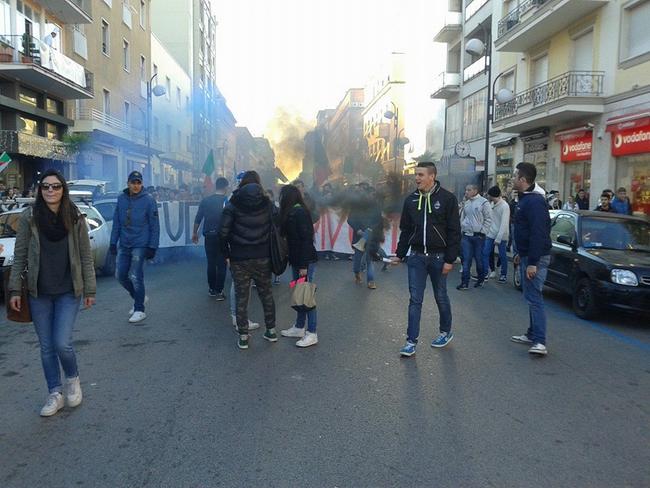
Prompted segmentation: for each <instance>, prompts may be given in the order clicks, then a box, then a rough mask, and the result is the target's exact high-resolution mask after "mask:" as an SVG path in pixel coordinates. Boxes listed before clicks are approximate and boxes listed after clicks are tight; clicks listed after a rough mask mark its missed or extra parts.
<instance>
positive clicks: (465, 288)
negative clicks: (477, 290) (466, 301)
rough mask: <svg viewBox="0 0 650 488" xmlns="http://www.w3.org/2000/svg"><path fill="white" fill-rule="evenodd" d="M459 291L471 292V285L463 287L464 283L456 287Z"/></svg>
mask: <svg viewBox="0 0 650 488" xmlns="http://www.w3.org/2000/svg"><path fill="white" fill-rule="evenodd" d="M456 289H457V290H469V285H463V284H462V283H461V284H460V285H458V286H457V287H456Z"/></svg>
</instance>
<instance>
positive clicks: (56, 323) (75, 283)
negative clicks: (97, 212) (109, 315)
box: [9, 170, 96, 417]
mask: <svg viewBox="0 0 650 488" xmlns="http://www.w3.org/2000/svg"><path fill="white" fill-rule="evenodd" d="M26 269H27V270H28V273H27V288H28V291H29V296H28V300H29V307H30V310H31V315H32V320H33V322H34V327H35V329H36V334H37V335H38V341H39V344H40V350H41V363H42V366H43V372H44V373H45V380H46V382H47V388H48V392H49V394H48V397H47V400H46V402H45V405H44V406H43V408H42V409H41V416H43V417H49V416H52V415H54V414H56V413H57V412H58V411H59V410H61V409H62V408H63V407H64V404H65V405H67V406H68V407H76V406H77V405H79V404H80V403H81V400H82V393H81V382H80V381H79V371H78V369H77V356H76V354H75V351H74V348H73V346H72V330H73V327H74V323H75V320H76V318H77V312H78V311H79V302H80V301H81V298H82V297H83V302H84V306H85V308H90V307H92V306H93V305H94V303H95V290H96V283H95V268H94V264H93V255H92V250H91V247H90V239H89V238H88V227H87V224H86V219H85V218H84V216H83V215H82V214H81V213H80V212H79V210H78V209H77V207H76V206H75V205H74V204H73V203H72V201H71V200H70V196H69V192H68V185H67V183H66V181H65V179H64V178H63V176H62V175H61V174H60V173H59V172H57V171H54V170H48V171H45V172H44V173H43V175H42V177H41V181H40V184H39V186H38V191H37V193H36V201H35V203H34V207H33V208H31V207H29V208H27V209H26V210H24V211H23V212H22V214H21V215H20V220H19V223H18V232H17V234H16V245H15V250H14V264H13V266H12V268H11V279H10V282H9V291H10V293H11V298H10V301H9V306H10V307H11V308H12V309H13V310H15V311H20V309H21V307H23V306H25V305H26V304H24V303H21V302H22V299H21V297H20V295H21V274H22V273H23V272H24V271H25V270H26ZM59 364H60V365H61V368H63V372H64V374H65V383H64V384H62V382H61V371H60V367H59Z"/></svg>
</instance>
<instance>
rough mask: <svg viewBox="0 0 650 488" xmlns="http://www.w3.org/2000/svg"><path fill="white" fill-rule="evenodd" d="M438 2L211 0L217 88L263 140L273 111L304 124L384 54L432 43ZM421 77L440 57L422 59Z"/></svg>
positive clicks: (441, 4) (359, 81) (360, 80)
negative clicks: (283, 111) (282, 111)
mask: <svg viewBox="0 0 650 488" xmlns="http://www.w3.org/2000/svg"><path fill="white" fill-rule="evenodd" d="M446 3H447V2H446V1H444V0H399V1H398V0H392V1H388V0H325V1H316V0H213V5H214V12H215V15H216V17H217V21H218V26H217V83H218V85H219V88H220V89H221V91H222V93H223V94H224V96H225V97H226V99H227V101H228V105H229V107H230V108H231V110H232V111H233V113H234V115H235V117H236V118H237V121H238V125H242V126H244V125H245V126H248V127H249V129H250V130H251V132H252V133H253V135H263V134H264V131H265V129H266V127H267V124H268V122H269V121H270V120H271V119H272V118H273V114H274V113H275V112H276V110H277V108H278V107H286V108H288V109H289V110H290V111H291V112H296V113H297V114H300V115H302V116H303V117H306V118H308V119H313V118H314V117H315V115H316V112H317V111H318V110H319V109H321V108H328V107H332V108H333V107H335V106H336V104H337V103H338V102H339V100H340V99H341V98H342V97H343V95H344V94H345V91H346V90H347V89H348V88H351V87H363V86H364V85H365V83H366V81H367V80H368V78H369V77H370V76H371V75H372V74H373V73H374V71H376V69H377V67H378V65H379V64H380V61H381V59H382V58H384V57H385V56H386V55H387V53H389V52H390V51H405V50H409V46H412V45H413V44H414V42H415V41H414V40H415V39H417V42H418V43H419V44H420V45H422V43H425V45H428V44H427V43H430V44H433V42H432V38H433V34H434V30H435V29H434V27H435V26H436V25H439V23H440V22H441V20H442V13H443V12H444V10H446V8H445V7H446ZM422 61H423V63H422V70H423V71H422V72H423V74H424V75H425V76H426V77H427V79H431V80H433V75H434V74H435V73H437V72H440V71H442V68H441V65H440V63H441V60H440V59H438V60H433V59H423V60H422Z"/></svg>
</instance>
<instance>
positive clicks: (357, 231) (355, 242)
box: [348, 183, 383, 290]
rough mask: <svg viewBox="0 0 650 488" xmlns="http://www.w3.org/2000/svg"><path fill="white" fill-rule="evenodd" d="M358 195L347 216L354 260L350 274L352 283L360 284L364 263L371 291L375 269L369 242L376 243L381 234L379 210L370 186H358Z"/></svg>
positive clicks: (374, 285) (373, 286)
mask: <svg viewBox="0 0 650 488" xmlns="http://www.w3.org/2000/svg"><path fill="white" fill-rule="evenodd" d="M358 188H359V193H357V194H356V195H355V198H354V203H353V205H352V209H351V210H350V215H349V216H348V225H349V226H350V228H351V229H352V248H353V249H354V258H353V262H352V272H353V273H354V281H355V283H357V284H361V283H362V278H361V265H362V263H363V262H365V263H366V282H367V286H368V288H369V289H371V290H375V289H376V288H377V284H376V283H375V269H374V265H373V262H372V256H371V253H370V247H371V244H370V243H371V241H374V242H376V241H378V240H379V239H378V234H380V233H381V232H382V223H383V222H382V218H381V210H380V209H379V206H378V205H377V202H376V200H375V199H374V198H372V197H371V195H370V186H369V185H368V184H363V183H361V184H359V185H358Z"/></svg>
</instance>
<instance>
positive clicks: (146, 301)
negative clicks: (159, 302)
mask: <svg viewBox="0 0 650 488" xmlns="http://www.w3.org/2000/svg"><path fill="white" fill-rule="evenodd" d="M147 303H149V297H148V296H147V295H145V296H144V304H145V305H146V304H147ZM133 312H135V306H134V307H131V310H129V317H130V316H131V315H133Z"/></svg>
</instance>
